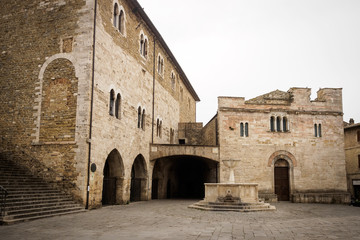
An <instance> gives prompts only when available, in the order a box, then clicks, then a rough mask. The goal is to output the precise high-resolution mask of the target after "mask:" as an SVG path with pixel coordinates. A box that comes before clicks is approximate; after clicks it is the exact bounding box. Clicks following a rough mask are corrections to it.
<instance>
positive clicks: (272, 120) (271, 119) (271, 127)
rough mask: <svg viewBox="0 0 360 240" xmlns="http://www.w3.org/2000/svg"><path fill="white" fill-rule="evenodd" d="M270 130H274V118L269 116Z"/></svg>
mask: <svg viewBox="0 0 360 240" xmlns="http://www.w3.org/2000/svg"><path fill="white" fill-rule="evenodd" d="M270 131H272V132H275V118H274V117H270Z"/></svg>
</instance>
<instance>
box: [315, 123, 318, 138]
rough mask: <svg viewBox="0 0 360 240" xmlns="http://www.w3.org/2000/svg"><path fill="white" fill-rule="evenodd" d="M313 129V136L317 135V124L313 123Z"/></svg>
mask: <svg viewBox="0 0 360 240" xmlns="http://www.w3.org/2000/svg"><path fill="white" fill-rule="evenodd" d="M314 131H315V137H317V136H318V134H317V124H314Z"/></svg>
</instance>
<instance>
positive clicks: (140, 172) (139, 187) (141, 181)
mask: <svg viewBox="0 0 360 240" xmlns="http://www.w3.org/2000/svg"><path fill="white" fill-rule="evenodd" d="M147 189H148V172H147V166H146V162H145V159H144V157H143V155H141V154H139V155H138V156H137V157H136V158H135V160H134V163H133V165H132V167H131V186H130V201H132V202H136V201H144V200H147V199H148V198H147V194H148V192H147Z"/></svg>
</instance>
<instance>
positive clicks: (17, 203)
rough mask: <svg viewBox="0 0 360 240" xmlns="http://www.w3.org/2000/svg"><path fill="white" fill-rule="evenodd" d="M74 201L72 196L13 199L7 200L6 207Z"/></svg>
mask: <svg viewBox="0 0 360 240" xmlns="http://www.w3.org/2000/svg"><path fill="white" fill-rule="evenodd" d="M70 202H72V203H74V201H73V200H72V199H71V198H64V199H43V200H36V201H33V200H27V199H26V200H23V201H12V202H9V201H7V202H6V207H9V208H11V207H16V206H26V205H36V204H52V203H58V204H62V203H70Z"/></svg>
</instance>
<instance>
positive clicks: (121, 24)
mask: <svg viewBox="0 0 360 240" xmlns="http://www.w3.org/2000/svg"><path fill="white" fill-rule="evenodd" d="M118 29H119V31H120V32H121V33H122V34H124V29H125V22H124V11H123V10H121V11H120V14H119V26H118Z"/></svg>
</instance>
